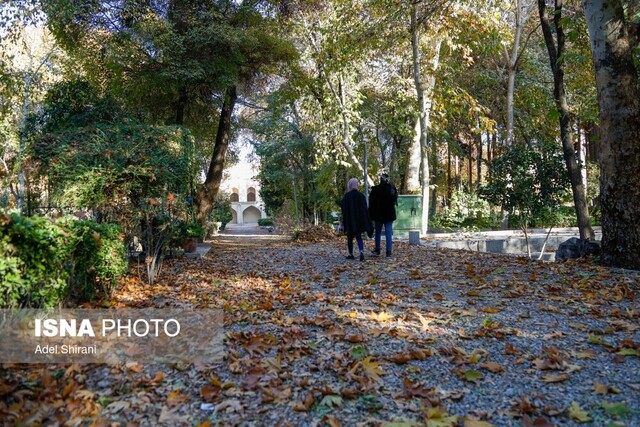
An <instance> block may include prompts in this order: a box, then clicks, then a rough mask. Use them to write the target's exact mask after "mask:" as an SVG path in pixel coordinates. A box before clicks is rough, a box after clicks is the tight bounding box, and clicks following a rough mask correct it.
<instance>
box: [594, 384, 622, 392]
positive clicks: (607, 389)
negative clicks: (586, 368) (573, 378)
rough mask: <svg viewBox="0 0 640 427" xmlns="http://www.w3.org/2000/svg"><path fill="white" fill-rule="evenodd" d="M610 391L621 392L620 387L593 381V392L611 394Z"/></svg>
mask: <svg viewBox="0 0 640 427" xmlns="http://www.w3.org/2000/svg"><path fill="white" fill-rule="evenodd" d="M609 393H615V394H618V393H621V391H620V389H618V388H616V387H613V386H609V385H606V384H602V383H599V382H597V381H594V382H593V394H603V395H604V394H609Z"/></svg>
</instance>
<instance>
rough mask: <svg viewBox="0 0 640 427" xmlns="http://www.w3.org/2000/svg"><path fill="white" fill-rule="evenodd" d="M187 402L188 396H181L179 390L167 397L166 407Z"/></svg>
mask: <svg viewBox="0 0 640 427" xmlns="http://www.w3.org/2000/svg"><path fill="white" fill-rule="evenodd" d="M188 400H189V396H187V395H186V394H183V393H182V392H181V391H180V390H174V391H172V392H170V393H169V395H168V396H167V405H168V406H169V407H170V408H173V407H174V406H178V405H181V404H183V403H184V402H186V401H188Z"/></svg>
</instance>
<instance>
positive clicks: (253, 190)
mask: <svg viewBox="0 0 640 427" xmlns="http://www.w3.org/2000/svg"><path fill="white" fill-rule="evenodd" d="M255 174H256V172H255V170H254V169H253V167H252V165H251V164H249V163H248V162H244V161H242V162H240V163H238V164H236V165H235V166H233V167H232V168H230V169H228V170H227V171H225V176H224V179H223V181H222V184H221V187H220V189H221V190H222V191H223V192H225V193H227V194H229V195H230V198H231V214H232V215H233V219H232V220H231V222H229V224H228V225H246V226H255V225H257V224H258V220H259V219H260V218H266V217H267V213H266V211H265V210H264V203H262V200H261V199H260V191H259V190H260V186H259V184H258V182H257V181H255V180H254V179H253V176H254V175H255Z"/></svg>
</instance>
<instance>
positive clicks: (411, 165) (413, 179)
mask: <svg viewBox="0 0 640 427" xmlns="http://www.w3.org/2000/svg"><path fill="white" fill-rule="evenodd" d="M421 135H422V131H421V128H420V119H418V120H416V123H415V126H414V133H413V140H412V141H411V145H410V146H409V152H408V153H407V154H408V156H407V157H408V158H407V167H406V168H405V174H404V188H405V191H406V192H407V193H416V192H418V191H419V190H420V136H421Z"/></svg>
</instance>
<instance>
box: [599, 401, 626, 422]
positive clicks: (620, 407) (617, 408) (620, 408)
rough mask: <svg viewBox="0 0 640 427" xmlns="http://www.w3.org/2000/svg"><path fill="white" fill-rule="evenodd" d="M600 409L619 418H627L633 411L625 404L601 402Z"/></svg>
mask: <svg viewBox="0 0 640 427" xmlns="http://www.w3.org/2000/svg"><path fill="white" fill-rule="evenodd" d="M600 407H602V409H604V411H605V412H606V413H607V414H609V415H611V416H613V417H617V418H626V417H627V416H628V415H629V414H631V412H632V411H631V409H629V408H628V407H627V404H626V403H625V402H611V403H610V402H605V401H602V402H600Z"/></svg>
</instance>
